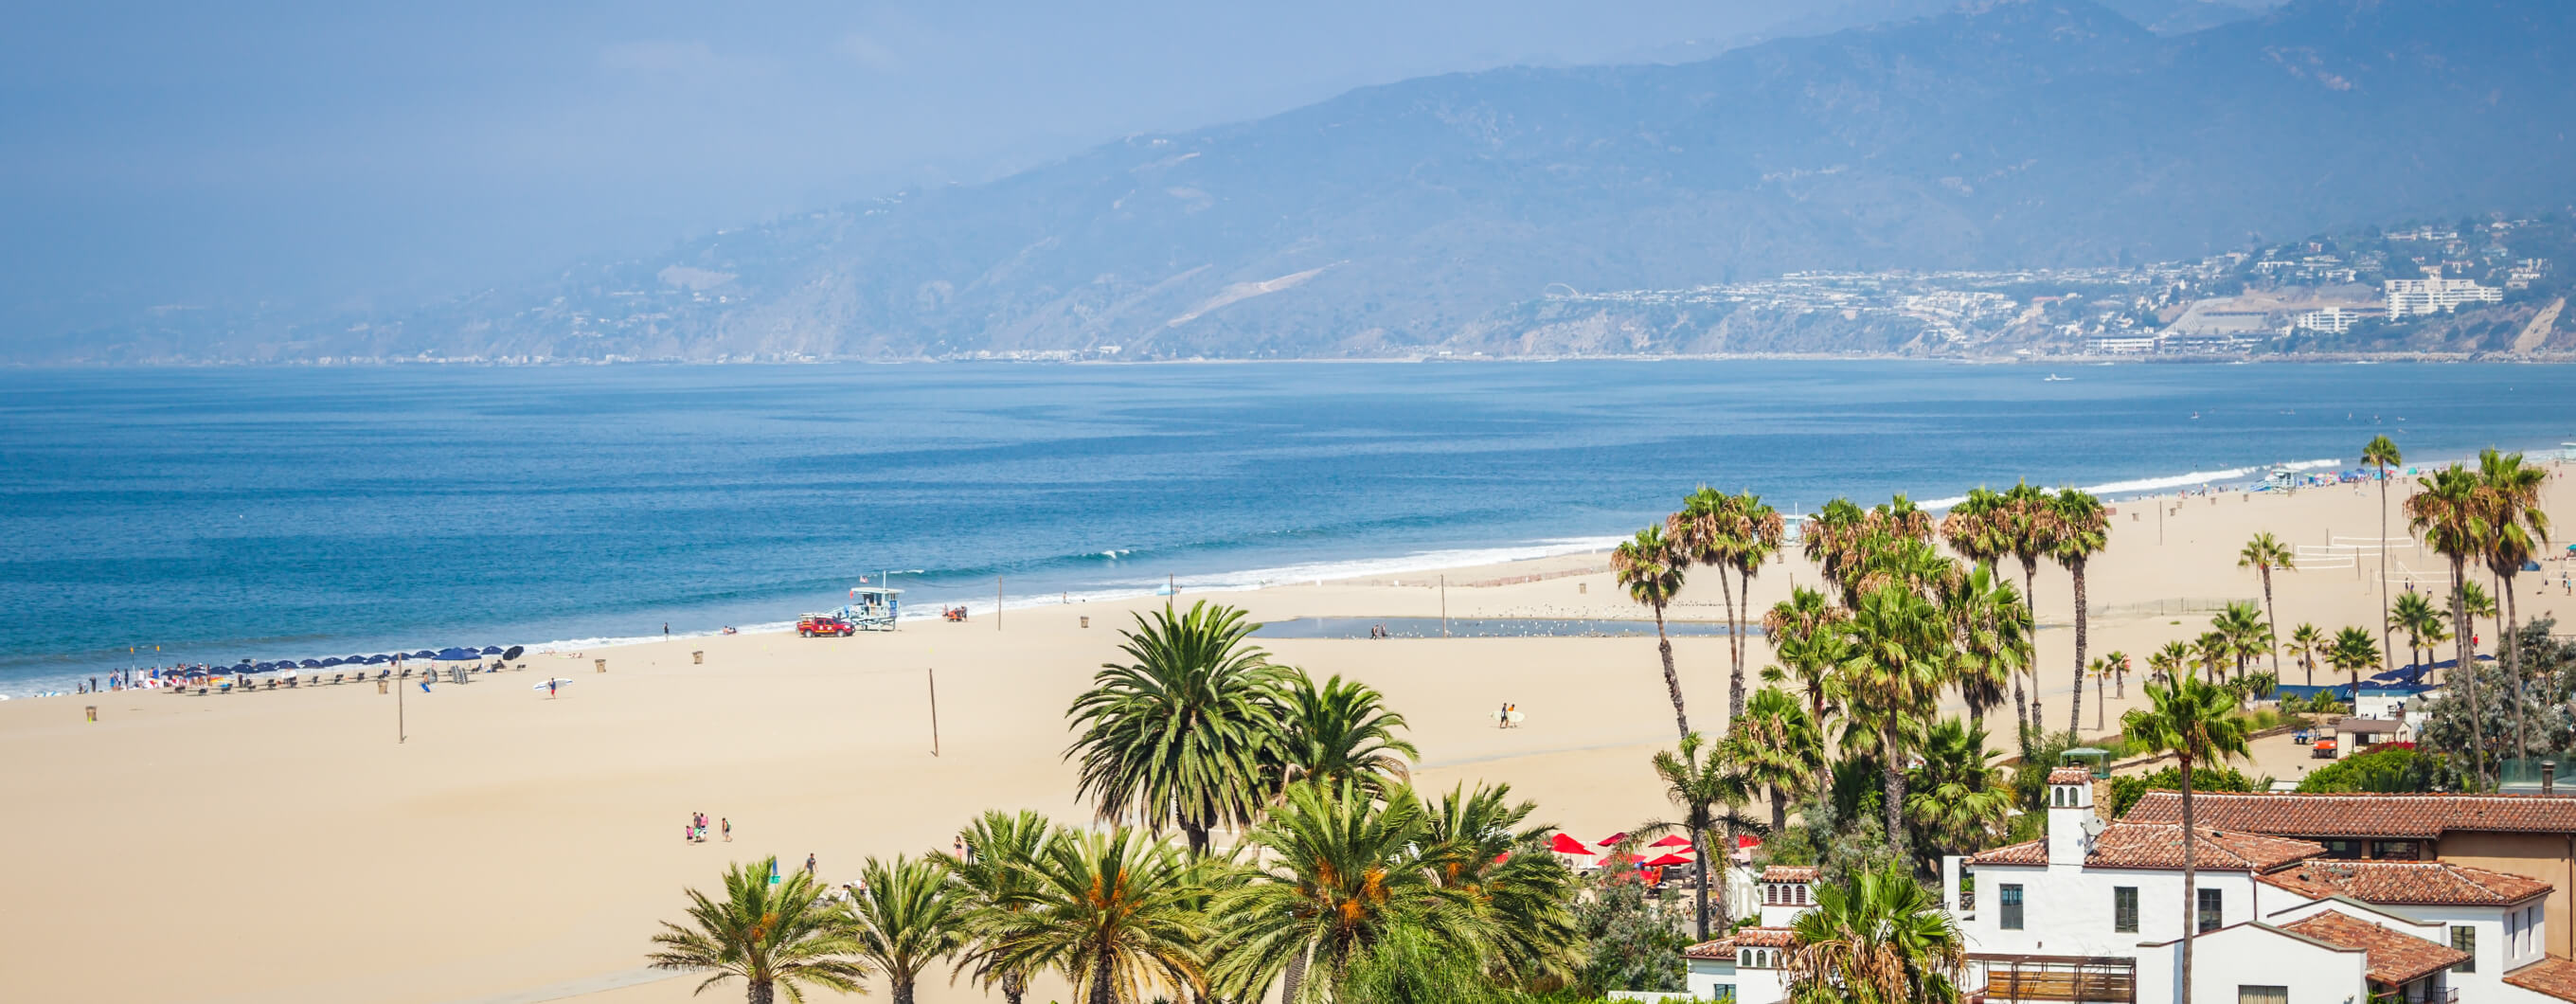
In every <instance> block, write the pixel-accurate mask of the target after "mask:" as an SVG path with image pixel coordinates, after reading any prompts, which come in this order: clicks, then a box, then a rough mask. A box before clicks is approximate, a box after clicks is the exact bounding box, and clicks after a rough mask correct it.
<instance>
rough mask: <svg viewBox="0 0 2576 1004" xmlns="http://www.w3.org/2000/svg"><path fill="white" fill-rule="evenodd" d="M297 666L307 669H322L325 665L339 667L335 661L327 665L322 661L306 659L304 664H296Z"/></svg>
mask: <svg viewBox="0 0 2576 1004" xmlns="http://www.w3.org/2000/svg"><path fill="white" fill-rule="evenodd" d="M296 665H297V666H300V667H303V668H305V669H320V668H322V667H323V666H325V665H338V662H337V661H336V660H334V661H333V662H330V663H325V662H323V661H322V660H320V659H306V660H304V661H303V662H299V663H296Z"/></svg>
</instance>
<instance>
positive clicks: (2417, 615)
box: [2388, 593, 2451, 666]
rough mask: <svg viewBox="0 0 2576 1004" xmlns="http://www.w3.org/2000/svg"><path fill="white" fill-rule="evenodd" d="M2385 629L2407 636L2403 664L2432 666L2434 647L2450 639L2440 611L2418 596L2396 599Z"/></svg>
mask: <svg viewBox="0 0 2576 1004" xmlns="http://www.w3.org/2000/svg"><path fill="white" fill-rule="evenodd" d="M2388 627H2389V628H2391V629H2393V630H2396V631H2398V632H2401V633H2403V634H2405V635H2406V661H2407V662H2409V663H2412V664H2414V665H2417V666H2422V665H2426V664H2429V663H2431V662H2432V661H2433V658H2432V654H2431V649H2432V647H2433V645H2434V644H2435V643H2439V642H2443V641H2447V640H2449V639H2450V637H2451V633H2450V632H2449V631H2447V630H2444V629H2443V627H2442V612H2441V611H2440V610H2438V609H2435V608H2434V606H2433V601H2431V600H2428V599H2425V598H2424V596H2423V594H2421V593H2408V594H2406V595H2404V596H2400V597H2398V598H2397V603H2396V605H2395V606H2392V607H2390V608H2389V609H2388ZM2391 651H2394V650H2391Z"/></svg>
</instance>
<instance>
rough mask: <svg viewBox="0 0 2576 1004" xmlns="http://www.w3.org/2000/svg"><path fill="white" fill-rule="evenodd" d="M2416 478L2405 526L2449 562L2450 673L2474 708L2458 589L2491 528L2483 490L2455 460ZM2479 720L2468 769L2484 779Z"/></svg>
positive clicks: (2474, 679)
mask: <svg viewBox="0 0 2576 1004" xmlns="http://www.w3.org/2000/svg"><path fill="white" fill-rule="evenodd" d="M2419 481H2420V484H2421V490H2420V491H2418V492H2416V493H2415V496H2414V497H2413V498H2410V499H2407V500H2406V517H2407V529H2408V530H2410V531H2412V532H2414V533H2415V534H2417V535H2418V536H2421V537H2423V538H2424V543H2425V544H2426V545H2427V546H2430V547H2431V548H2432V549H2433V552H2434V553H2436V554H2439V555H2441V556H2442V557H2444V558H2447V559H2449V560H2450V562H2451V624H2452V631H2451V636H2452V638H2453V639H2454V641H2455V643H2456V644H2457V646H2458V651H2459V658H2460V662H2459V668H2458V670H2456V672H2457V673H2458V675H2459V680H2460V688H2461V692H2462V696H2464V697H2466V698H2468V702H2469V703H2468V706H2469V707H2472V708H2474V707H2478V706H2479V704H2478V674H2477V672H2476V667H2475V664H2474V663H2471V662H2470V661H2469V615H2468V611H2467V609H2466V607H2467V597H2466V595H2465V594H2464V593H2463V592H2462V590H2463V588H2464V587H2465V586H2467V585H2468V582H2469V577H2468V563H2469V559H2471V558H2474V557H2477V556H2479V555H2481V554H2483V553H2485V551H2486V542H2487V538H2488V536H2489V534H2490V532H2491V531H2490V529H2489V525H2488V523H2487V515H2488V509H2489V506H2488V505H2487V500H2486V492H2485V491H2484V486H2482V485H2480V484H2479V483H2478V477H2477V475H2476V474H2473V473H2471V472H2470V471H2469V470H2468V469H2467V468H2464V467H2461V466H2460V465H2458V464H2452V465H2451V466H2449V467H2446V468H2444V469H2442V470H2440V471H2436V472H2434V474H2433V476H2432V477H2428V478H2422V479H2419ZM2479 718H2480V716H2478V715H2470V716H2469V736H2470V739H2471V741H2472V743H2473V744H2474V745H2475V747H2476V748H2475V749H2472V750H2470V752H2469V769H2470V770H2472V771H2474V772H2475V774H2476V776H2478V777H2480V778H2484V777H2485V776H2486V772H2487V767H2486V745H2487V743H2486V729H2485V728H2484V727H2483V726H2482V725H2480V724H2479V721H2478V719H2479Z"/></svg>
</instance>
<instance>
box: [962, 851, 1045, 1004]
mask: <svg viewBox="0 0 2576 1004" xmlns="http://www.w3.org/2000/svg"><path fill="white" fill-rule="evenodd" d="M1058 836H1059V834H1057V832H1056V829H1055V825H1054V824H1052V823H1049V822H1047V818H1046V817H1045V816H1041V815H1039V814H1037V813H1035V812H1031V811H1028V810H1026V809H1023V810H1021V811H1019V812H1018V813H1016V814H1014V813H1005V812H1000V811H988V812H986V813H984V814H983V815H982V816H979V817H977V818H976V819H975V821H974V822H972V823H969V824H967V827H966V832H965V833H963V834H961V837H962V838H963V841H964V843H965V845H966V854H965V856H964V857H962V858H956V859H951V860H948V861H947V862H946V865H947V869H948V879H949V881H950V882H951V883H953V884H955V885H956V886H957V889H958V895H960V896H961V897H963V899H964V903H965V907H966V919H967V930H968V932H969V934H970V935H971V937H970V938H969V940H968V943H967V944H966V945H964V946H962V951H961V952H960V953H959V955H958V958H957V970H958V971H959V972H963V971H965V969H966V968H967V967H968V966H973V967H974V969H975V978H976V980H977V981H978V982H981V983H983V984H984V985H986V986H997V985H998V986H1000V987H1001V989H1002V999H1003V1000H1004V1001H1006V1002H1008V1004H1020V998H1021V997H1022V995H1025V994H1027V993H1028V991H1029V971H1028V970H1026V969H1003V968H1000V967H997V966H995V965H993V951H992V950H993V947H994V944H993V942H991V941H990V940H988V939H986V938H985V937H984V932H985V931H987V930H990V929H992V928H993V927H994V926H996V925H999V924H1003V923H1006V921H1004V919H1003V918H1005V917H1007V916H1008V915H1010V914H1013V913H1018V912H1020V911H1022V910H1026V909H1028V908H1029V905H1030V903H1031V901H1032V900H1033V899H1034V898H1035V896H1036V893H1037V878H1036V874H1035V872H1033V871H1032V870H1031V869H1032V867H1033V866H1034V865H1035V863H1036V861H1037V858H1038V855H1039V853H1040V852H1042V851H1044V850H1045V849H1046V846H1047V842H1048V841H1050V840H1054V839H1056V838H1057V837H1058Z"/></svg>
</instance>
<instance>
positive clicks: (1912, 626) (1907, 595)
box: [1843, 585, 1950, 840]
mask: <svg viewBox="0 0 2576 1004" xmlns="http://www.w3.org/2000/svg"><path fill="white" fill-rule="evenodd" d="M1849 627H1850V631H1851V636H1852V654H1851V656H1850V657H1849V658H1848V659H1845V660H1844V662H1843V678H1844V683H1843V690H1844V692H1845V693H1847V694H1849V695H1851V705H1852V718H1853V721H1854V725H1855V726H1858V727H1861V728H1864V729H1866V730H1867V731H1868V732H1870V733H1874V738H1875V739H1876V740H1877V742H1878V757H1879V760H1880V763H1881V768H1880V769H1881V771H1882V772H1883V774H1884V777H1885V787H1886V800H1885V802H1884V803H1883V804H1884V809H1885V812H1886V814H1887V820H1886V823H1885V826H1886V830H1887V834H1888V837H1889V839H1891V840H1901V839H1903V834H1904V832H1905V822H1904V818H1903V815H1904V807H1905V771H1904V770H1903V768H1902V765H1903V764H1904V762H1905V755H1906V753H1907V752H1909V751H1910V749H1911V746H1910V743H1909V741H1908V740H1909V739H1910V738H1911V737H1913V736H1915V735H1916V734H1918V733H1919V732H1920V730H1921V723H1922V722H1924V721H1925V720H1927V719H1929V718H1930V717H1931V712H1932V708H1933V706H1934V705H1935V703H1936V702H1937V700H1938V699H1939V697H1940V693H1941V688H1942V687H1944V686H1946V685H1947V684H1948V683H1949V665H1950V630H1949V624H1948V623H1947V622H1946V621H1944V620H1942V618H1941V612H1940V611H1939V610H1938V609H1937V608H1935V607H1934V606H1933V605H1932V602H1931V601H1930V600H1927V599H1924V598H1923V595H1922V594H1921V593H1917V592H1915V591H1913V590H1910V589H1905V588H1902V587H1899V586H1895V585H1886V586H1881V587H1879V588H1878V589H1876V590H1873V591H1872V592H1870V594H1869V595H1867V596H1865V597H1862V599H1861V605H1860V609H1859V610H1857V611H1855V612H1854V613H1853V616H1852V620H1851V623H1850V625H1849ZM1845 748H1847V749H1848V748H1849V741H1848V738H1847V739H1846V744H1845Z"/></svg>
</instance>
